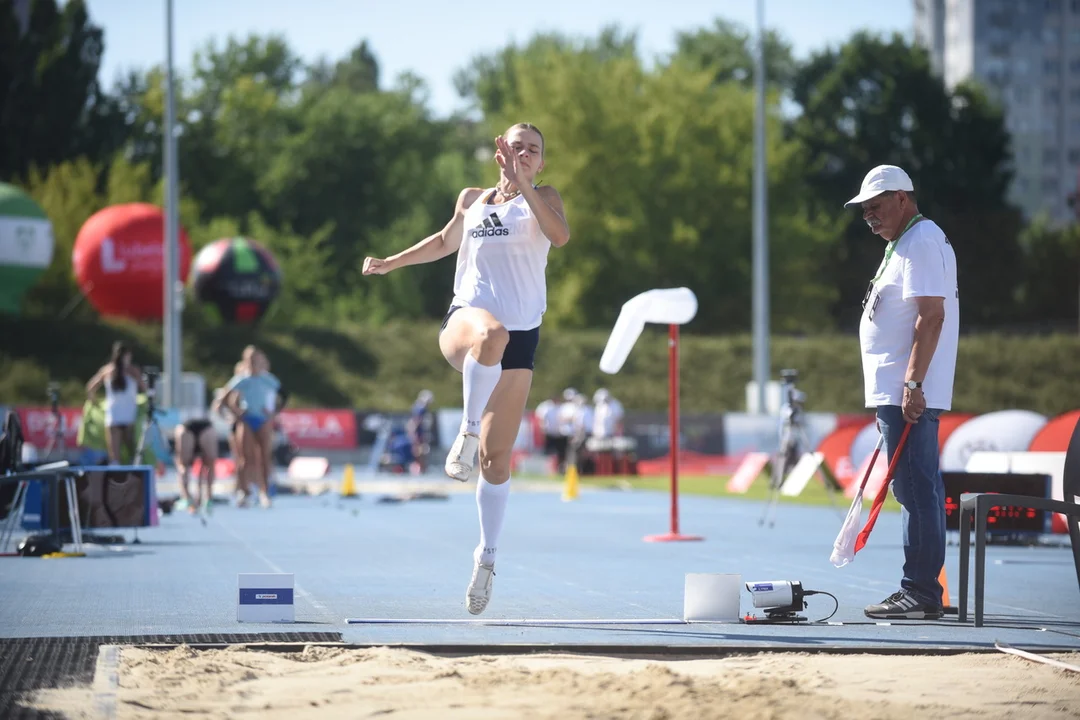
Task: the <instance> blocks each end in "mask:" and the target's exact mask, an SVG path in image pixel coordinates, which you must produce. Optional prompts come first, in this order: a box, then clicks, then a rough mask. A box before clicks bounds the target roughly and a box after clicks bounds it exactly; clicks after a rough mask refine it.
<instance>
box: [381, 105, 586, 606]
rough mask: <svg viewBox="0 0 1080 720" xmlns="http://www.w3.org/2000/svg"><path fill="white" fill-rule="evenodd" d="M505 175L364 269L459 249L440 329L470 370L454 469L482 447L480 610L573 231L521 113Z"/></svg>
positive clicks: (472, 589)
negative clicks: (560, 258) (550, 273)
mask: <svg viewBox="0 0 1080 720" xmlns="http://www.w3.org/2000/svg"><path fill="white" fill-rule="evenodd" d="M495 148H496V149H495V161H496V163H498V166H499V181H498V183H497V184H496V185H495V187H492V188H487V189H483V188H474V187H471V188H465V189H464V190H462V191H461V193H460V195H458V200H457V206H456V208H455V209H454V216H453V218H451V220H450V222H448V223H447V224H446V226H445V227H444V228H443V229H442V230H440V231H439V232H437V233H435V234H434V235H431V236H429V237H427V238H425V239H424V240H421V241H420V242H418V243H417V244H415V245H413V246H412V247H410V248H409V249H407V250H404V251H402V252H400V253H397V254H396V255H391V256H390V257H388V258H386V259H379V258H373V257H368V258H365V259H364V268H363V274H364V275H383V274H385V273H388V272H390V271H392V270H396V269H397V268H401V267H405V266H408V265H416V264H419V263H428V262H433V261H435V260H439V259H441V258H444V257H446V256H447V255H449V254H451V253H453V252H455V251H457V271H456V272H455V274H454V299H453V301H452V302H451V304H450V309H449V311H448V312H447V313H446V317H445V318H444V319H443V324H442V328H441V330H440V331H439V349H440V350H441V351H442V354H443V357H445V358H446V360H447V362H449V363H450V364H451V365H452V366H453V367H454V369H455V370H458V371H459V372H460V373H461V374H462V390H463V395H464V406H465V407H464V418H463V420H462V425H461V432H460V434H459V435H458V437H457V439H456V440H455V441H454V444H453V445H452V446H451V448H450V453H449V454H448V455H447V458H446V464H445V470H446V474H447V475H449V476H450V477H452V478H454V479H455V480H459V481H461V482H465V481H466V480H468V478H469V476H470V475H471V474H472V471H473V465H474V463H475V462H476V455H477V451H478V450H479V453H480V478H479V481H478V482H477V489H476V503H477V507H478V510H479V514H480V544H479V545H478V546H477V548H476V550H475V552H474V553H473V560H474V567H473V573H472V579H471V580H470V582H469V586H468V589H467V590H466V591H465V604H466V607H467V608H468V610H469V612H470V613H472V614H473V615H479V614H480V613H482V612H483V611H484V608H486V607H487V604H488V601H489V600H490V598H491V582H492V577H493V575H494V571H495V552H496V547H497V543H498V537H499V533H500V532H501V529H502V524H503V516H504V514H505V512H506V502H507V498H508V495H509V492H510V485H509V482H508V481H509V480H510V459H511V451H512V450H513V446H514V441H515V439H516V438H517V434H518V430H519V428H520V426H521V418H522V416H523V415H524V413H525V403H526V402H527V400H528V397H529V388H530V386H531V385H532V376H533V366H534V358H535V356H536V347H537V344H538V343H539V341H540V323H541V321H542V320H543V316H544V312H545V310H546V309H547V280H546V277H545V268H546V267H547V255H548V250H549V249H550V248H551V246H553V245H554V246H555V247H562V246H564V245H566V243H567V242H569V240H570V227H569V225H568V224H567V222H566V213H565V211H564V209H563V201H562V197H561V196H560V195H559V192H558V191H557V190H556V189H555V188H553V187H550V186H544V187H537V186H536V184H535V180H536V176H537V174H538V173H540V172H541V171H542V170H543V168H544V136H543V135H542V134H541V133H540V131H539V130H538V129H537V128H536V127H534V126H533V125H530V124H529V123H518V124H516V125H514V126H512V127H510V128H509V129H508V130H507V131H506V133H505V134H504V135H500V136H499V137H497V138H495Z"/></svg>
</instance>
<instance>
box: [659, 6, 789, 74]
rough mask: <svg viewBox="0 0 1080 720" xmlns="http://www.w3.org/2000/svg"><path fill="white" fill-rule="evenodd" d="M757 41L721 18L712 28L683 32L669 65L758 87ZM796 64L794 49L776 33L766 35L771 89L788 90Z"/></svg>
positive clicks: (738, 26)
mask: <svg viewBox="0 0 1080 720" xmlns="http://www.w3.org/2000/svg"><path fill="white" fill-rule="evenodd" d="M755 46H756V38H754V37H751V35H750V33H749V31H748V30H747V29H746V28H744V27H742V26H741V25H738V24H736V23H733V22H729V21H727V20H723V19H721V18H717V19H716V20H714V21H713V24H712V27H708V28H699V29H697V30H692V31H684V32H680V33H678V34H677V35H676V36H675V52H674V53H673V54H672V55H671V57H670V59H669V62H685V63H688V64H689V66H690V67H691V68H693V69H695V70H708V71H710V72H712V73H713V76H714V77H715V79H716V82H718V83H723V82H737V83H740V84H742V85H744V86H746V87H751V86H753V84H754V66H755V60H754V57H755V53H756V47H755ZM795 69H796V63H795V60H794V58H793V57H792V55H791V45H790V44H789V43H788V42H787V41H785V40H784V39H783V38H782V37H781V36H780V35H779V34H778V33H776V32H775V31H773V30H768V31H766V32H765V79H766V82H767V83H768V84H769V85H770V86H774V87H780V88H784V89H786V88H788V87H789V86H790V85H791V81H792V80H793V79H794V77H795Z"/></svg>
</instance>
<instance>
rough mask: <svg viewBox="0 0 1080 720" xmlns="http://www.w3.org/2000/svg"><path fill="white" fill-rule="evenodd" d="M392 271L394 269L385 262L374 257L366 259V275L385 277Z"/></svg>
mask: <svg viewBox="0 0 1080 720" xmlns="http://www.w3.org/2000/svg"><path fill="white" fill-rule="evenodd" d="M391 270H393V268H392V267H390V263H388V262H386V261H385V260H380V259H379V258H373V257H366V258H364V272H363V274H364V275H385V274H386V273H388V272H390V271H391Z"/></svg>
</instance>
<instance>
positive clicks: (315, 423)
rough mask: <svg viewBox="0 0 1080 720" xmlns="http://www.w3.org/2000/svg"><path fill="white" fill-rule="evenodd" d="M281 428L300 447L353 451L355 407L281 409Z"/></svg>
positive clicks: (354, 443)
mask: <svg viewBox="0 0 1080 720" xmlns="http://www.w3.org/2000/svg"><path fill="white" fill-rule="evenodd" d="M278 421H279V422H280V423H281V429H282V431H283V432H284V433H285V435H287V436H288V438H289V440H290V441H291V442H292V443H293V444H294V445H296V446H297V447H298V448H300V449H301V450H304V449H313V450H314V449H319V450H351V449H353V448H355V447H356V446H357V441H356V413H354V412H353V411H352V410H282V411H281V413H280V414H279V415H278Z"/></svg>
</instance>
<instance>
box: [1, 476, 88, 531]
mask: <svg viewBox="0 0 1080 720" xmlns="http://www.w3.org/2000/svg"><path fill="white" fill-rule="evenodd" d="M70 474H71V469H70V468H67V467H64V468H56V469H53V470H29V471H25V472H17V473H10V474H8V475H0V484H6V483H20V482H23V481H24V480H25V481H29V482H40V483H45V484H46V485H48V486H49V504H50V505H51V506H52V509H51V511H50V512H49V532H50V534H51V535H52V536H53V538H54V539H55V540H56V542H57V543H58V544H60V545H61V546H62V545H63V537H62V536H61V534H60V484H61V483H63V482H64V481H65V479H66V478H67V476H68V475H70ZM11 512H12V513H14V512H15V508H14V507H12V508H11ZM10 520H11V518H10V517H5V518H4V519H3V521H2V522H9V521H10Z"/></svg>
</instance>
